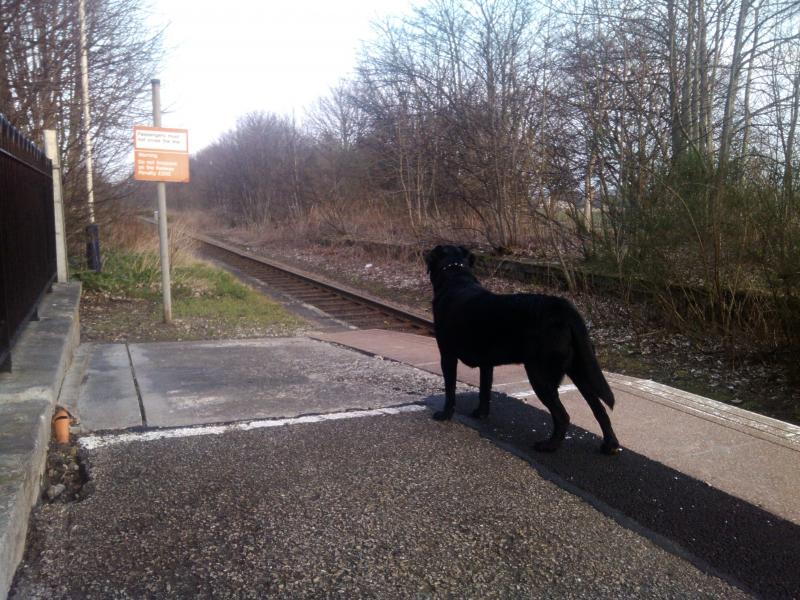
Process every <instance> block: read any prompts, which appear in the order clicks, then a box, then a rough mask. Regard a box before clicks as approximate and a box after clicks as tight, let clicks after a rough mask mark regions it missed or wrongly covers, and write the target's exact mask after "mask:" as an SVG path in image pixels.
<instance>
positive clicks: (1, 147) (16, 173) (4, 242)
mask: <svg viewBox="0 0 800 600" xmlns="http://www.w3.org/2000/svg"><path fill="white" fill-rule="evenodd" d="M55 277H56V248H55V218H54V216H53V175H52V169H51V165H50V160H49V159H48V158H47V157H46V156H45V154H44V152H42V151H41V150H40V149H39V148H37V147H36V145H35V144H34V143H33V142H32V141H31V140H29V139H28V138H26V137H25V136H23V135H22V134H21V133H20V132H19V131H18V130H17V129H15V128H14V127H13V126H12V125H11V124H10V123H9V122H8V121H7V120H6V119H5V117H4V116H3V115H0V370H5V371H8V370H10V369H11V350H12V348H13V345H14V342H15V341H16V339H17V337H18V336H19V334H20V333H21V331H22V329H23V328H24V326H25V324H26V323H27V322H28V321H29V320H36V319H38V315H37V307H38V305H39V301H40V300H41V298H42V296H43V295H44V294H45V293H46V292H47V291H48V290H49V289H50V287H51V285H52V283H53V281H54V280H55Z"/></svg>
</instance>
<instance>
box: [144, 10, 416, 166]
mask: <svg viewBox="0 0 800 600" xmlns="http://www.w3.org/2000/svg"><path fill="white" fill-rule="evenodd" d="M410 4H411V2H410V0H338V1H333V0H328V1H325V0H280V1H277V0H214V1H213V2H212V1H210V0H153V8H154V14H153V17H152V18H153V26H155V27H166V34H165V48H166V58H165V61H164V66H163V68H162V70H161V73H159V75H158V77H159V78H160V79H161V104H162V107H163V108H164V110H165V111H169V112H166V113H165V114H164V115H163V117H162V125H163V126H164V127H178V128H183V129H188V130H189V151H190V152H191V153H195V152H197V151H198V150H200V149H202V148H203V147H204V146H207V145H208V144H210V143H211V142H213V141H214V140H215V139H216V138H217V137H219V135H220V134H222V133H224V132H225V131H228V130H229V129H232V128H233V127H234V126H235V124H236V119H237V118H238V117H240V116H242V115H244V114H246V113H247V112H250V111H255V110H263V111H267V112H275V113H279V114H288V115H291V114H292V111H294V113H295V115H296V117H297V118H298V120H302V116H303V113H304V112H305V111H306V110H307V109H309V108H311V107H312V105H313V103H314V101H315V100H316V99H317V98H319V97H320V96H323V95H325V94H326V93H327V91H328V90H329V89H330V88H331V87H332V86H334V85H335V84H336V83H337V82H338V81H340V80H341V79H342V78H344V77H347V76H348V74H349V73H351V71H352V68H353V66H354V65H355V57H356V54H357V50H358V48H359V45H360V42H361V40H364V39H368V38H369V37H370V36H371V35H372V29H371V27H370V23H371V21H373V20H375V19H376V18H377V19H379V18H382V17H386V16H390V15H399V14H403V13H406V12H408V11H409V10H410V8H409V7H410Z"/></svg>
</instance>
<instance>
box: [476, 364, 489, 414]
mask: <svg viewBox="0 0 800 600" xmlns="http://www.w3.org/2000/svg"><path fill="white" fill-rule="evenodd" d="M493 374H494V367H492V366H491V365H489V366H488V367H481V387H480V392H479V398H480V399H479V401H478V408H476V409H475V410H473V411H472V415H471V416H472V418H473V419H482V418H484V417H488V416H489V402H490V401H491V399H492V375H493Z"/></svg>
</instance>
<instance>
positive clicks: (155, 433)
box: [59, 330, 800, 597]
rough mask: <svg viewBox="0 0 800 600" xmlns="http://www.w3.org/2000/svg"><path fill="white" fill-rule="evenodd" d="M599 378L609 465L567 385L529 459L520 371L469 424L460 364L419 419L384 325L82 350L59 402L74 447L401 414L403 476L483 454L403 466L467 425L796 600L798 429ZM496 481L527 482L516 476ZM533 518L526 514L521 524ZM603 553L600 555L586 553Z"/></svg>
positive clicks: (416, 376)
mask: <svg viewBox="0 0 800 600" xmlns="http://www.w3.org/2000/svg"><path fill="white" fill-rule="evenodd" d="M607 378H608V380H609V383H610V384H611V387H612V389H613V390H614V393H615V396H616V407H615V409H614V410H613V411H612V412H611V413H610V416H611V420H612V422H613V424H614V428H615V430H616V433H617V436H618V437H619V440H620V443H621V444H622V447H623V451H622V452H621V453H620V454H618V455H616V456H606V455H603V454H601V453H600V452H599V451H598V450H599V445H600V437H599V427H598V425H597V424H596V422H595V420H594V417H593V416H592V415H591V411H590V410H589V408H588V406H587V405H586V403H585V402H584V400H583V399H582V398H581V396H580V394H579V393H578V392H577V391H576V390H575V389H574V388H573V387H572V386H571V384H570V383H569V382H568V381H565V382H564V384H563V385H562V386H561V389H560V391H561V394H560V395H561V397H562V400H563V402H564V405H565V406H566V408H567V410H568V411H569V412H570V415H571V418H572V426H571V427H570V429H569V432H568V434H567V439H566V440H565V442H564V444H563V445H562V447H561V448H560V449H559V451H558V452H555V453H552V454H547V453H537V452H535V451H533V450H532V445H533V442H534V441H536V440H539V439H543V438H545V437H547V436H548V435H549V433H550V430H551V419H550V416H549V413H547V411H546V410H545V409H544V408H543V407H542V406H541V404H540V403H539V402H538V400H537V399H536V397H535V395H534V394H533V392H532V391H531V389H530V386H529V383H528V381H527V379H526V377H525V375H524V372H523V370H522V368H521V367H519V366H505V367H500V368H497V369H495V376H494V388H493V389H494V392H495V393H494V396H493V399H492V409H491V414H490V415H489V417H488V418H486V419H481V420H475V419H472V418H470V417H469V414H470V412H471V411H472V410H473V408H474V407H475V406H476V405H477V402H478V392H477V385H478V372H477V370H475V369H468V368H466V367H464V366H463V365H460V367H459V379H460V383H459V385H458V387H457V391H456V393H457V398H456V415H455V416H454V419H453V422H445V423H440V422H434V421H432V420H431V419H430V416H429V414H425V413H426V412H429V411H435V410H437V409H439V408H440V407H441V406H442V404H443V402H444V395H443V382H442V378H441V373H440V369H439V352H438V348H437V347H436V342H435V340H433V339H432V338H428V337H422V336H416V335H411V334H405V333H397V332H391V331H383V330H345V331H341V330H340V331H319V332H313V333H312V332H309V333H308V334H306V335H305V336H302V337H295V338H263V339H242V340H220V341H204V342H162V343H145V344H84V345H82V346H81V347H80V348H78V350H77V351H76V353H75V359H74V361H73V366H72V368H71V369H70V372H69V374H68V375H67V377H66V378H65V381H64V385H63V387H62V390H61V395H60V400H59V401H60V402H61V403H62V404H64V405H65V406H67V408H68V409H70V411H71V412H72V413H73V414H74V415H77V416H78V418H79V420H80V425H79V431H78V433H79V434H80V436H81V438H80V439H81V443H82V444H83V443H84V442H86V441H87V438H88V437H95V438H97V437H100V438H102V437H104V436H108V437H110V438H114V439H118V440H120V441H124V440H136V439H140V438H139V437H138V436H148V437H146V438H144V437H143V438H141V439H161V438H162V437H163V436H172V435H173V434H174V435H175V436H192V435H198V436H200V435H208V434H207V433H204V431H207V432H209V434H210V433H222V432H224V431H227V429H226V427H237V426H244V427H252V426H253V425H254V420H267V422H268V423H269V424H270V426H271V427H273V428H278V427H279V426H282V424H283V423H284V422H285V421H287V419H289V420H291V419H294V421H293V422H316V421H318V420H325V419H328V420H329V421H328V422H343V421H342V419H344V418H346V417H347V416H348V415H353V414H359V413H363V412H364V411H367V413H368V414H373V412H374V413H375V414H378V413H380V414H389V413H391V412H392V411H396V410H406V411H409V412H408V416H407V417H406V418H407V419H410V420H416V421H417V422H418V423H419V424H420V425H419V426H420V427H422V424H423V423H424V430H425V431H426V433H425V434H424V435H425V436H426V437H424V439H423V438H422V437H419V436H420V435H422V434H415V435H410V434H409V437H403V436H402V435H400V436H399V437H400V438H401V439H402V442H400V441H397V443H396V447H395V451H394V452H395V454H396V459H397V460H398V461H399V464H403V465H404V467H403V469H405V470H408V469H412V470H414V469H430V468H432V467H431V465H436V469H437V470H441V471H442V472H443V473H445V474H446V473H447V472H448V469H447V467H448V465H449V464H451V463H453V464H454V463H456V462H457V461H458V460H460V459H459V455H460V453H463V452H468V453H474V452H479V453H484V452H485V448H486V446H485V445H483V446H473V445H465V446H463V447H452V448H448V449H446V450H444V451H437V454H435V455H424V457H423V458H424V460H423V459H422V458H419V457H418V458H416V459H411V458H408V457H407V455H408V453H410V452H412V451H414V452H416V451H419V450H420V449H421V448H423V447H425V445H426V443H427V442H428V437H429V436H433V437H435V438H438V437H440V436H443V437H446V436H452V435H454V434H457V433H458V432H462V433H463V432H465V431H467V430H471V431H473V432H475V433H477V435H478V436H479V437H480V438H483V439H485V440H487V441H488V442H489V443H490V444H492V445H494V446H496V447H497V448H499V449H500V450H502V451H503V452H500V453H496V454H498V455H503V456H506V457H509V455H511V456H513V457H516V458H518V459H520V460H521V461H524V463H527V465H529V466H530V467H531V468H532V469H534V470H535V471H536V472H537V473H538V474H539V475H541V476H542V478H544V479H546V480H549V481H551V482H553V483H555V484H556V485H557V486H558V487H559V488H561V489H563V490H566V491H567V492H569V493H570V494H571V495H572V496H576V497H578V498H580V499H582V500H583V501H584V502H585V503H586V504H588V505H590V506H592V507H594V508H595V509H597V510H598V511H599V512H600V513H602V514H604V515H606V516H608V517H611V518H612V519H614V520H616V521H618V522H619V523H620V524H621V525H622V526H623V527H624V528H627V529H631V530H633V531H635V532H637V533H640V534H641V535H643V536H644V537H646V538H648V539H650V540H652V541H654V542H656V544H657V545H659V546H661V547H663V548H665V549H668V550H670V552H672V553H673V554H675V555H677V556H680V557H682V558H685V559H687V560H689V561H690V562H691V563H692V564H694V565H695V566H697V567H699V568H700V570H701V571H703V572H706V573H710V574H713V575H716V576H718V577H721V578H723V579H727V580H728V581H730V582H732V583H733V584H734V585H737V586H742V587H743V589H745V590H747V591H750V592H751V593H754V594H755V595H756V596H759V597H798V591H800V570H798V569H797V556H800V498H798V496H797V490H798V489H800V461H798V459H799V458H800V427H796V426H794V425H791V424H788V423H783V422H780V421H777V420H774V419H769V418H767V417H762V416H760V415H756V414H753V413H750V412H747V411H744V410H741V409H738V408H736V407H732V406H727V405H724V404H721V403H719V402H715V401H712V400H708V399H706V398H702V397H699V396H695V395H693V394H688V393H686V392H682V391H680V390H676V389H674V388H670V387H668V386H664V385H660V384H657V383H654V382H652V381H642V380H638V379H633V378H629V377H623V376H620V375H613V374H607ZM370 411H373V412H370ZM392 414H394V413H392ZM331 419H332V420H331ZM380 422H381V423H382V427H385V428H387V429H386V432H385V434H384V437H389V436H394V437H393V439H394V438H397V437H398V434H397V432H395V431H394V430H393V429H392V428H393V427H394V425H393V423H395V422H397V423H399V422H400V421H396V420H395V419H394V418H386V419H382V420H381V421H380ZM221 425H224V426H221ZM465 428H466V429H465ZM317 441H318V442H320V443H321V442H322V439H320V440H317ZM309 443H313V442H309ZM330 443H331V444H334V442H330ZM334 446H335V444H334ZM356 446H357V454H358V455H359V456H361V457H362V458H363V459H364V460H367V459H368V458H369V457H370V456H371V455H372V453H373V452H374V451H375V447H374V445H373V444H372V442H368V441H364V442H362V443H360V444H356ZM87 447H88V446H87ZM354 451H355V450H354ZM423 454H424V452H423ZM403 460H408V461H410V462H408V463H404V462H403ZM478 462H479V463H480V461H478ZM423 464H424V465H426V466H422V465H423ZM482 464H484V467H483V468H486V469H490V470H491V469H492V465H491V464H490V463H482ZM237 468H238V467H237ZM387 477H390V478H391V475H387ZM267 479H268V478H267ZM505 485H512V486H514V485H516V486H520V485H522V486H523V487H525V486H524V484H523V483H522V481H521V480H520V481H505V482H504V484H503V486H505ZM503 486H498V487H497V488H496V489H493V490H492V494H493V497H496V510H497V511H498V514H501V513H503V512H504V511H506V510H507V509H510V508H513V506H511V505H510V504H509V503H512V504H513V501H512V500H511V499H509V498H506V497H505V496H504V491H503V490H504V489H505V488H504V487H503ZM525 489H526V493H530V494H535V493H536V492H535V490H534V489H533V488H530V489H529V488H525ZM474 491H481V490H473V489H472V488H471V486H470V484H466V485H464V486H463V487H462V488H460V489H458V490H454V491H453V495H452V496H450V497H451V498H455V497H456V496H458V497H459V498H461V497H463V498H464V500H460V502H462V503H465V504H466V505H467V506H469V504H470V503H469V498H470V495H471V494H472V493H473V492H474ZM482 491H486V490H482ZM417 494H420V490H419V489H418V488H417V491H416V492H414V493H410V492H409V498H412V499H415V500H420V501H422V500H423V499H424V498H425V494H424V493H422V494H421V495H419V498H417ZM539 501H540V500H536V502H533V505H534V506H539V505H537V504H536V503H537V502H539ZM539 508H541V509H542V510H543V511H545V512H546V509H545V507H543V506H539ZM449 509H450V507H449V506H437V508H436V509H435V510H445V511H447V510H449ZM541 518H542V515H541V514H538V513H537V511H536V510H533V511H531V513H530V519H531V520H532V521H534V522H535V521H536V520H537V519H541ZM562 526H563V527H564V528H571V527H574V524H573V523H569V522H564V523H563V524H562ZM606 550H607V549H606V548H604V547H597V553H598V555H602V554H603V552H605V551H606Z"/></svg>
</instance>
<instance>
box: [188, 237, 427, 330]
mask: <svg viewBox="0 0 800 600" xmlns="http://www.w3.org/2000/svg"><path fill="white" fill-rule="evenodd" d="M191 235H192V237H193V238H194V239H195V240H197V241H198V242H200V243H201V244H205V245H207V246H211V247H213V248H216V249H217V250H221V251H223V252H226V253H229V254H232V255H234V256H235V257H237V258H238V259H239V260H244V261H249V262H251V263H254V265H258V266H259V267H262V268H263V267H266V268H268V269H271V270H273V271H275V272H276V273H278V274H280V275H282V276H284V277H287V278H288V279H287V280H286V281H285V282H284V283H283V284H281V283H277V282H275V281H274V280H272V281H265V283H266V284H268V285H272V284H274V285H275V287H276V288H278V289H281V288H282V287H283V290H281V291H283V292H284V293H286V294H288V295H289V296H293V297H298V298H300V299H302V300H303V302H305V303H306V304H309V305H312V306H317V308H319V309H320V310H322V311H323V312H325V313H327V314H330V315H331V316H333V317H335V318H336V319H338V320H340V321H344V322H346V323H349V324H351V325H354V326H357V327H358V324H359V323H361V324H362V325H369V324H370V323H373V324H377V321H378V319H377V318H376V313H377V314H378V315H381V316H383V318H384V319H385V318H389V319H391V321H392V322H389V323H384V325H389V326H388V327H386V326H384V327H379V328H384V329H402V330H406V331H415V332H417V333H422V334H424V335H433V321H432V320H431V319H430V318H428V317H427V316H425V315H422V314H419V313H415V312H412V311H410V310H408V309H407V308H405V307H402V306H400V305H398V304H394V303H393V302H390V301H387V300H384V299H381V298H376V297H375V296H371V295H369V294H366V293H364V292H363V291H361V290H356V289H354V288H351V287H349V286H345V285H342V284H341V283H338V282H333V281H331V280H327V279H323V278H321V277H320V276H319V275H316V274H311V273H307V272H305V271H301V270H300V269H297V268H295V267H291V266H289V265H285V264H283V263H280V262H277V261H275V260H272V259H268V258H265V257H263V256H258V255H256V254H253V253H251V252H248V251H246V250H243V249H241V248H238V247H236V246H233V245H231V244H228V243H226V242H222V241H220V240H217V239H215V238H212V237H209V236H207V235H203V234H199V233H193V234H191ZM219 260H221V261H222V262H225V261H224V258H219ZM256 278H258V277H256ZM298 283H299V284H300V285H301V286H305V287H306V289H303V287H300V288H298V287H297V284H298ZM313 290H320V291H321V292H323V295H321V296H318V297H315V294H314V291H313ZM339 299H341V300H343V301H346V302H347V303H348V305H349V306H347V307H344V306H343V310H339V311H338V312H339V313H343V314H342V316H337V315H336V311H333V310H332V309H331V308H330V306H331V303H334V304H335V303H336V302H337V301H339ZM318 305H319V306H318ZM326 306H327V307H328V309H327V310H326V308H325V307H326ZM355 307H358V308H359V310H355ZM329 311H331V312H329ZM378 325H379V324H378Z"/></svg>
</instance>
